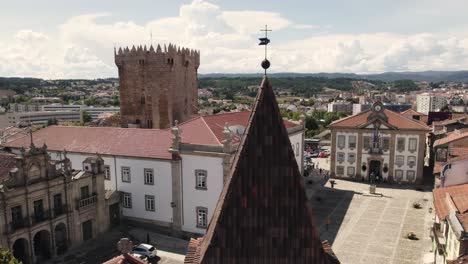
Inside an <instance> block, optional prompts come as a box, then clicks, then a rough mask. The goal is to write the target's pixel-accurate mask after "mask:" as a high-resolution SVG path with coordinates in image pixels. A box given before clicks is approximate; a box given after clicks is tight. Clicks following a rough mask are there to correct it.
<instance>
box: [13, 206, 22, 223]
mask: <svg viewBox="0 0 468 264" xmlns="http://www.w3.org/2000/svg"><path fill="white" fill-rule="evenodd" d="M11 220H12V222H13V223H15V224H16V223H20V222H22V221H23V212H22V211H21V205H18V206H15V207H12V208H11Z"/></svg>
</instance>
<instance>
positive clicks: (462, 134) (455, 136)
mask: <svg viewBox="0 0 468 264" xmlns="http://www.w3.org/2000/svg"><path fill="white" fill-rule="evenodd" d="M466 137H468V131H464V130H463V131H454V132H452V133H449V134H448V136H446V137H444V138H441V139H438V140H436V141H435V142H434V147H436V146H440V145H444V144H447V143H450V142H454V141H456V140H460V139H463V138H466Z"/></svg>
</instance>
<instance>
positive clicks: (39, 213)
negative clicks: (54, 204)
mask: <svg viewBox="0 0 468 264" xmlns="http://www.w3.org/2000/svg"><path fill="white" fill-rule="evenodd" d="M34 216H35V218H36V221H39V220H41V219H42V218H43V217H44V204H43V202H42V199H41V200H37V201H34Z"/></svg>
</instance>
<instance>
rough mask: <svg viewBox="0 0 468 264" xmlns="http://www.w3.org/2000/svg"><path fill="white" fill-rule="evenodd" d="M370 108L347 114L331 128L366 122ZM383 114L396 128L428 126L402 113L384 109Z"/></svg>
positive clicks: (409, 128)
mask: <svg viewBox="0 0 468 264" xmlns="http://www.w3.org/2000/svg"><path fill="white" fill-rule="evenodd" d="M371 113H372V110H367V111H364V112H361V113H359V114H356V115H352V116H348V117H345V118H342V119H340V120H337V121H335V122H333V123H331V124H330V127H331V128H358V127H360V126H361V125H363V124H365V123H367V118H368V117H369V115H370V114H371ZM384 114H385V115H386V116H387V118H388V121H387V122H388V123H389V124H390V125H391V126H394V127H396V128H398V129H404V130H429V127H428V126H427V125H426V124H424V123H423V122H421V121H418V120H414V119H411V118H407V117H405V116H403V115H402V114H399V113H396V112H393V111H391V110H388V109H384Z"/></svg>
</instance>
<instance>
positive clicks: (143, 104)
mask: <svg viewBox="0 0 468 264" xmlns="http://www.w3.org/2000/svg"><path fill="white" fill-rule="evenodd" d="M114 53H115V64H116V65H117V68H118V70H119V78H120V113H121V120H122V121H121V122H122V126H123V127H141V128H168V127H170V126H171V125H172V124H173V123H174V121H175V120H178V121H179V122H183V121H185V120H188V119H190V118H191V117H192V116H193V115H196V114H197V112H198V109H197V101H198V91H197V89H198V80H197V70H198V66H200V52H199V51H195V50H190V49H186V48H180V47H178V48H177V47H176V46H175V45H173V44H169V46H167V47H166V45H164V50H163V49H162V48H161V46H160V45H158V46H157V48H156V49H154V48H153V46H150V48H149V49H147V48H146V46H144V47H142V46H138V47H135V46H133V47H132V48H131V49H129V48H128V47H126V48H123V49H122V48H119V50H118V51H114Z"/></svg>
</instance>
